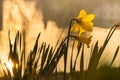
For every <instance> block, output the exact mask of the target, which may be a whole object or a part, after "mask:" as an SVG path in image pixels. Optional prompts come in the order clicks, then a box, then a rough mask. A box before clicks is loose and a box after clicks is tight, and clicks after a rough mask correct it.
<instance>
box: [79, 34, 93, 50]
mask: <svg viewBox="0 0 120 80" xmlns="http://www.w3.org/2000/svg"><path fill="white" fill-rule="evenodd" d="M86 35H87V36H86ZM91 38H92V36H91V35H89V33H87V32H84V33H82V34H81V36H79V37H78V41H77V48H78V47H79V45H80V43H81V42H83V43H84V44H86V45H87V47H89V44H90V42H91Z"/></svg>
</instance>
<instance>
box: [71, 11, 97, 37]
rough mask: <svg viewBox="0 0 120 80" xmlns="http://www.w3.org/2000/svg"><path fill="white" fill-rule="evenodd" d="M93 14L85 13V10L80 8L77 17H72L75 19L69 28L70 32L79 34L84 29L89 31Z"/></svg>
mask: <svg viewBox="0 0 120 80" xmlns="http://www.w3.org/2000/svg"><path fill="white" fill-rule="evenodd" d="M94 16H95V15H94V14H88V15H87V14H86V11H85V10H81V11H80V13H79V15H78V17H77V18H75V19H74V20H75V21H74V24H73V26H72V28H71V32H78V35H79V36H80V35H81V33H83V32H85V31H88V32H91V31H92V26H93V22H92V20H93V19H94Z"/></svg>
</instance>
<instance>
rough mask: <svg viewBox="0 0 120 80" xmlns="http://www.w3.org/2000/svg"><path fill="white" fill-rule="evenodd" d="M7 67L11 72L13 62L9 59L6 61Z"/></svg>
mask: <svg viewBox="0 0 120 80" xmlns="http://www.w3.org/2000/svg"><path fill="white" fill-rule="evenodd" d="M6 65H7V67H8V69H9V70H10V72H11V73H12V68H13V63H12V61H11V60H9V61H8V62H7V63H6Z"/></svg>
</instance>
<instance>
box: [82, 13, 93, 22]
mask: <svg viewBox="0 0 120 80" xmlns="http://www.w3.org/2000/svg"><path fill="white" fill-rule="evenodd" d="M94 17H95V15H94V14H88V15H86V16H85V17H84V18H83V19H84V21H88V22H90V21H92V20H93V19H94Z"/></svg>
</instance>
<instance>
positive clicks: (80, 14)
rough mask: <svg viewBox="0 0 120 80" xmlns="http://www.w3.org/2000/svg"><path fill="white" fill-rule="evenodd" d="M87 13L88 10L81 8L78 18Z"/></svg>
mask: <svg viewBox="0 0 120 80" xmlns="http://www.w3.org/2000/svg"><path fill="white" fill-rule="evenodd" d="M85 15H86V11H85V10H81V11H80V13H79V15H78V17H77V18H82V17H84V16H85Z"/></svg>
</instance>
